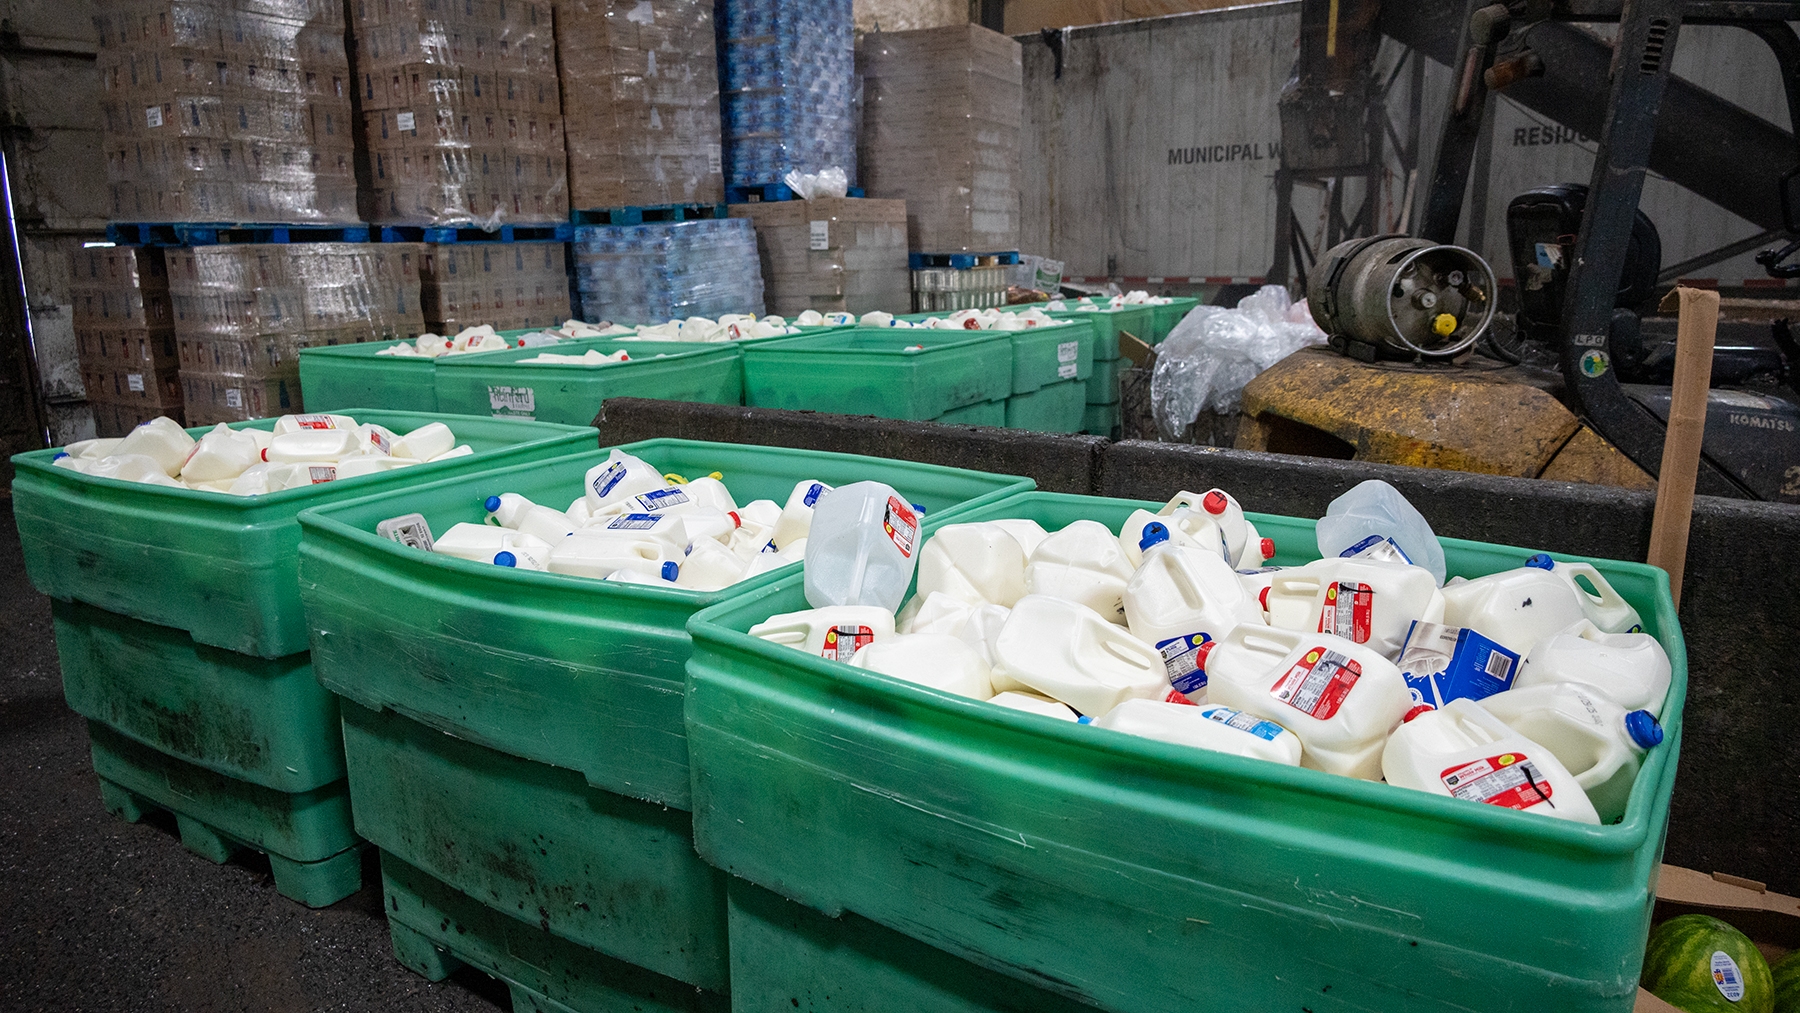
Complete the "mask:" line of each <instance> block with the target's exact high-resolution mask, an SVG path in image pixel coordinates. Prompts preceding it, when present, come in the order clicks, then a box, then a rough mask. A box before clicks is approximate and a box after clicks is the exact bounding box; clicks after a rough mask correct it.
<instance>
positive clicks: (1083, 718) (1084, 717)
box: [1075, 714, 1094, 725]
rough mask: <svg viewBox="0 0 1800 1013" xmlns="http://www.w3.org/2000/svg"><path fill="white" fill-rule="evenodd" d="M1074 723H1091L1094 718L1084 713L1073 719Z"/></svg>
mask: <svg viewBox="0 0 1800 1013" xmlns="http://www.w3.org/2000/svg"><path fill="white" fill-rule="evenodd" d="M1075 723H1076V724H1078V725H1091V724H1093V723H1094V719H1093V718H1091V717H1088V716H1087V715H1086V714H1083V715H1081V716H1080V717H1078V718H1076V719H1075Z"/></svg>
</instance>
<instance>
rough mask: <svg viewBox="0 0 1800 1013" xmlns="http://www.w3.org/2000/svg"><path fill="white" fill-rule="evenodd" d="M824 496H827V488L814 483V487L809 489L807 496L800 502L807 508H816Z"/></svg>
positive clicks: (811, 486)
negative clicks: (820, 498)
mask: <svg viewBox="0 0 1800 1013" xmlns="http://www.w3.org/2000/svg"><path fill="white" fill-rule="evenodd" d="M824 494H825V487H824V486H822V485H820V484H819V483H817V482H814V483H813V484H812V485H810V486H808V487H807V490H806V495H805V496H803V497H801V498H800V502H801V503H802V504H803V505H805V506H809V507H810V506H815V505H817V504H818V502H819V497H820V496H823V495H824Z"/></svg>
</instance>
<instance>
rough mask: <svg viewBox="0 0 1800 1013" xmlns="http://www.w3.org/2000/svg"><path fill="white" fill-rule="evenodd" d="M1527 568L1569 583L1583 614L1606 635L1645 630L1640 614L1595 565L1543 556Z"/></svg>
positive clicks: (1536, 556)
mask: <svg viewBox="0 0 1800 1013" xmlns="http://www.w3.org/2000/svg"><path fill="white" fill-rule="evenodd" d="M1525 565H1526V566H1536V567H1541V568H1542V569H1545V570H1549V571H1550V572H1551V573H1554V574H1556V575H1557V576H1558V577H1561V578H1562V579H1563V580H1564V581H1565V582H1567V583H1568V585H1569V589H1570V590H1572V591H1574V592H1575V600H1576V601H1578V602H1580V603H1581V611H1582V613H1583V614H1584V615H1586V616H1587V618H1588V622H1591V623H1593V624H1594V625H1595V626H1598V627H1599V628H1600V630H1601V632H1603V633H1632V632H1637V631H1641V630H1643V628H1644V620H1643V619H1642V618H1641V617H1640V616H1639V615H1638V611H1637V609H1635V608H1632V607H1631V603H1630V602H1628V601H1626V600H1625V596H1624V595H1621V594H1620V593H1619V592H1617V591H1615V590H1613V586H1612V584H1610V583H1608V582H1607V579H1606V577H1605V576H1603V575H1602V574H1601V573H1600V571H1599V570H1596V569H1595V568H1594V564H1592V563H1570V562H1566V561H1559V560H1554V559H1551V558H1550V557H1549V556H1548V555H1545V554H1543V553H1539V554H1537V555H1535V556H1532V557H1531V558H1530V559H1529V560H1527V561H1526V562H1525Z"/></svg>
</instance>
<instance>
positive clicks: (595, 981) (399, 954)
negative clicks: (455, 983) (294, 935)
mask: <svg viewBox="0 0 1800 1013" xmlns="http://www.w3.org/2000/svg"><path fill="white" fill-rule="evenodd" d="M381 883H382V908H383V909H384V910H386V912H387V919H388V935H389V937H390V938H391V939H392V941H393V945H394V959H396V960H398V961H399V962H400V963H401V964H403V965H405V966H406V967H408V968H411V969H412V970H413V971H416V972H418V973H419V974H422V975H424V976H425V977H426V978H427V979H428V980H430V981H443V980H444V979H445V978H448V977H449V976H450V975H451V973H453V972H454V971H455V970H456V969H457V968H458V967H461V966H463V965H465V964H466V965H468V966H470V967H473V968H475V969H477V970H480V971H484V972H486V973H487V974H491V975H493V976H494V977H496V978H499V979H500V980H501V981H503V982H505V983H506V985H507V988H508V990H509V991H510V992H511V993H512V1008H513V1013H626V1011H632V1013H728V1011H729V1010H730V1008H731V1003H730V1000H729V999H727V998H726V997H725V996H723V995H720V994H718V993H716V992H707V991H702V990H700V989H696V988H695V987H694V986H692V985H688V984H684V983H682V982H679V981H674V980H672V979H669V978H665V977H663V976H661V975H659V974H655V973H653V972H650V971H646V970H644V969H643V968H640V967H633V966H631V965H630V964H627V963H625V962H623V961H619V960H614V959H612V958H611V957H608V956H606V955H605V954H603V953H597V952H595V951H593V950H590V949H587V948H585V947H582V946H578V945H576V944H574V943H571V942H569V941H568V940H565V939H563V938H562V937H560V936H557V935H555V934H553V933H550V932H545V931H543V930H542V929H540V928H539V927H537V926H536V925H531V924H527V923H526V922H524V921H521V920H519V919H517V918H509V917H507V916H506V915H503V914H501V913H500V912H498V911H496V910H494V909H493V908H491V907H488V906H487V905H485V904H482V903H481V902H480V901H478V900H475V899H474V898H472V897H469V896H468V895H466V894H463V893H459V892H457V891H456V890H455V889H452V888H451V887H448V886H446V885H444V884H443V883H441V882H439V881H437V880H435V879H433V878H431V876H430V875H428V874H426V873H424V872H422V871H420V870H419V869H416V868H414V867H412V866H410V865H408V864H406V863H405V862H403V861H401V860H400V859H398V858H395V857H394V856H393V855H389V854H387V853H385V852H384V853H383V854H382V856H381Z"/></svg>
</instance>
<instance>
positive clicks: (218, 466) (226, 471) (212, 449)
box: [181, 422, 262, 482]
mask: <svg viewBox="0 0 1800 1013" xmlns="http://www.w3.org/2000/svg"><path fill="white" fill-rule="evenodd" d="M261 460H262V452H261V450H260V449H259V448H258V447H257V445H256V441H255V440H253V439H251V438H250V437H248V436H240V435H239V434H238V433H236V432H235V431H233V430H232V428H231V427H230V426H228V425H226V424H224V423H223V422H221V423H219V424H218V425H216V426H214V427H213V428H212V431H211V432H209V433H207V434H206V435H205V436H202V437H200V442H198V443H196V444H194V449H192V450H191V451H189V452H188V456H187V461H186V462H184V463H183V464H182V466H181V477H182V480H183V481H187V482H221V481H225V482H228V481H231V480H233V479H235V478H237V477H238V476H239V475H242V474H243V473H244V472H245V470H247V469H248V468H249V467H250V466H251V465H253V464H256V463H258V462H259V461H261Z"/></svg>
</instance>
